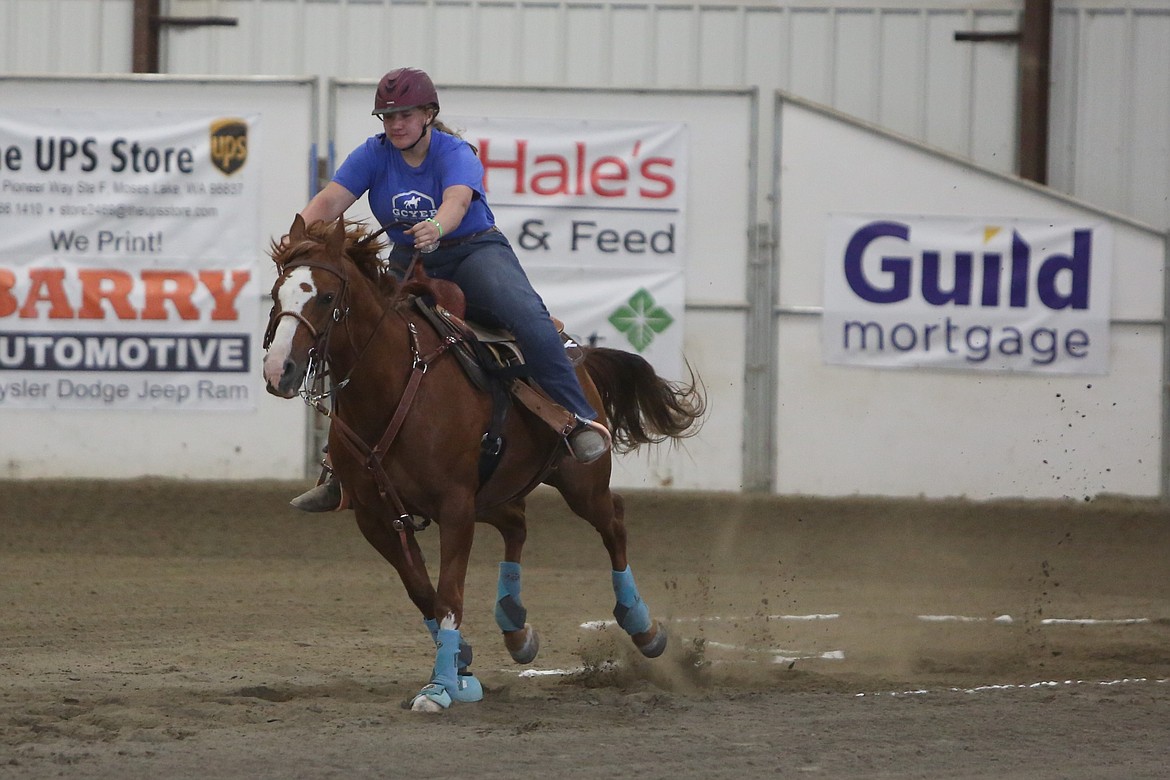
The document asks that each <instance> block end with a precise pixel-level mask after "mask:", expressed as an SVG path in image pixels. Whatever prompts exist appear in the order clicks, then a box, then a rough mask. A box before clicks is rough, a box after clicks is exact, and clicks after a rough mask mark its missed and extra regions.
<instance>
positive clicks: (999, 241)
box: [822, 214, 1113, 374]
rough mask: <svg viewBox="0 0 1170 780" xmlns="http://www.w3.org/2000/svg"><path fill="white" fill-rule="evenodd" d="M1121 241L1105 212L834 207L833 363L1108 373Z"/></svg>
mask: <svg viewBox="0 0 1170 780" xmlns="http://www.w3.org/2000/svg"><path fill="white" fill-rule="evenodd" d="M1112 250H1113V235H1112V228H1111V227H1110V226H1109V225H1108V224H1107V223H1105V222H1104V221H1092V222H1086V223H1080V222H1073V221H1069V220H1067V219H1060V220H1052V221H1049V220H1035V219H1010V218H1009V219H986V218H978V217H930V216H914V217H906V216H872V215H854V214H833V215H830V219H829V230H828V238H827V244H826V250H825V314H824V318H823V326H822V327H823V330H822V340H823V348H824V355H825V360H826V362H828V363H839V364H848V365H859V366H873V367H898V368H944V369H965V370H979V371H1018V372H1028V373H1051V374H1106V373H1108V371H1109V312H1110V276H1111V273H1112V267H1111V266H1112Z"/></svg>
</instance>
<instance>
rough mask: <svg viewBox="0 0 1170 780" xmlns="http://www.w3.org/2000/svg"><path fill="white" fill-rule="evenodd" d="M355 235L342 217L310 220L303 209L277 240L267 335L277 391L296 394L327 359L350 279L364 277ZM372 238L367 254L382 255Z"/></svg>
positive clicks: (270, 380)
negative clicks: (355, 251) (357, 258)
mask: <svg viewBox="0 0 1170 780" xmlns="http://www.w3.org/2000/svg"><path fill="white" fill-rule="evenodd" d="M355 235H357V234H356V233H355V234H350V233H347V229H346V223H345V222H344V221H343V220H341V219H339V220H337V222H336V223H324V222H315V223H313V224H312V225H306V224H305V221H304V219H303V218H302V217H301V215H300V214H297V216H296V218H295V219H294V220H293V224H292V227H291V228H289V232H288V238H287V239H286V240H284V241H282V242H280V243H276V242H273V245H272V248H271V254H272V259H273V261H274V262H275V263H276V273H277V277H276V283H275V284H274V285H273V286H272V303H273V305H272V314H271V316H270V317H269V320H268V329H267V331H266V332H265V335H264V343H265V349H266V350H267V352H266V353H265V356H264V380H265V384H266V385H267V388H268V392H270V393H272V394H273V395H278V396H280V397H282V398H292V397H293V396H294V395H296V394H297V391H298V390H299V389H300V386H301V383H302V382H303V381H304V378H305V375H306V373H307V372H308V371H309V370H310V368H311V367H312V366H313V364H314V362H315V361H324V360H325V359H326V357H327V355H326V351H327V348H328V341H329V335H330V333H331V332H332V329H333V325H334V324H336V323H338V322H341V321H342V320H343V319H344V318H345V316H346V314H347V312H348V309H349V295H350V284H351V282H352V281H353V280H354V279H355V278H356V277H357V276H359V274H357V273H355V271H356V269H357V266H355V264H354V262H356V261H355V260H354V258H353V257H351V256H350V252H351V250H352V248H353V245H354V243H355ZM367 243H368V244H369V245H363V246H362V247H361V250H362V253H363V254H369V255H371V256H372V257H375V258H376V255H377V250H378V248H380V247H379V245H378V244H376V243H373V242H367Z"/></svg>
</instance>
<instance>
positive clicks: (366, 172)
mask: <svg viewBox="0 0 1170 780" xmlns="http://www.w3.org/2000/svg"><path fill="white" fill-rule="evenodd" d="M333 181H335V182H337V183H338V184H340V185H341V186H342V187H345V188H346V189H347V190H349V191H350V192H352V193H353V194H354V195H357V196H358V197H359V198H360V197H361V196H362V195H363V194H364V193H368V200H369V203H370V211H372V212H373V214H374V218H375V219H377V220H378V222H379V224H381V225H382V226H383V227H386V226H392V227H389V228H388V229H387V230H386V235H387V236H389V237H390V240H391V241H394V242H395V243H406V244H409V243H410V238H409V237H408V236H407V235H406V234H405V233H404V229H405V227H409V226H410V225H413V224H415V223H416V222H422V221H423V220H425V219H427V218H428V217H433V216H435V212H436V211H438V208H439V203H440V202H441V201H442V199H443V190H445V189H447V188H448V187H450V186H452V185H455V184H463V185H465V186H467V187H470V188H471V191H472V193H473V194H472V198H471V205H470V206H468V208H467V215H466V216H464V217H463V221H462V222H460V223H459V227H458V228H457V229H456V230H453V231H451V232H450V233H444V234H443V238H444V239H448V238H459V237H460V236H468V235H471V234H472V233H479V232H480V231H483V230H487V229H488V228H490V227H491V226H492V225H494V224H495V223H496V218H495V216H494V215H493V214H492V210H491V209H490V208H488V205H487V199H486V198H485V197H484V191H483V163H481V162H480V161H479V157H477V156H476V154H475V151H474V150H473V149H472V148H471V144H469V143H467V142H466V141H464V140H463V139H462V138H456V137H455V136H453V135H450V134H448V133H444V132H441V131H439V130H432V131H431V147H430V149H428V150H427V156H426V159H425V160H423V162H422V165H420V166H419V167H417V168H412V167H411V166H410V165H408V164H407V163H406V160H404V159H402V152H400V151H398V150H397V149H395V148H394V145H393V144H392V143H390V142H389V141H388V140H387V139H386V135H385V134H384V133H379V134H378V135H374V136H370V137H369V138H367V139H366V142H365V143H364V144H362V145H361V146H359V147H358V148H356V149H354V150H353V151H352V152H351V153H350V155H349V157H347V158H345V162H344V163H342V164H341V167H340V168H338V169H337V173H335V174H334V176H333ZM395 223H406V225H405V227H404V226H402V225H400V224H395Z"/></svg>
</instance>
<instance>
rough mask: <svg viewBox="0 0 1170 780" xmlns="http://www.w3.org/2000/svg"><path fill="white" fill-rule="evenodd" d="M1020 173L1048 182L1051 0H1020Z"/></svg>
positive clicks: (1035, 179) (1027, 177)
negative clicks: (1021, 0)
mask: <svg viewBox="0 0 1170 780" xmlns="http://www.w3.org/2000/svg"><path fill="white" fill-rule="evenodd" d="M1019 57H1020V64H1019V72H1020V86H1019V90H1020V97H1019V100H1020V104H1019V111H1020V129H1019V138H1018V147H1017V159H1018V162H1019V166H1020V176H1022V177H1023V178H1025V179H1031V180H1032V181H1035V182H1039V183H1040V184H1047V183H1048V105H1049V95H1050V91H1051V90H1050V86H1049V80H1050V72H1051V63H1052V0H1024V19H1023V24H1022V25H1021V29H1020V52H1019Z"/></svg>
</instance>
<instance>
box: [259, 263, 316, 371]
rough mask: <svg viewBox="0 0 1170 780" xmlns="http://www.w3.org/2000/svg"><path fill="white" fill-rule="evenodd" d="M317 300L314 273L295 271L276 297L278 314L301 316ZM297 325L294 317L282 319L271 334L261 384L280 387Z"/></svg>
mask: <svg viewBox="0 0 1170 780" xmlns="http://www.w3.org/2000/svg"><path fill="white" fill-rule="evenodd" d="M316 296H317V285H315V284H314V283H313V271H312V269H310V268H304V267H302V268H294V269H293V270H291V271H289V273H288V276H286V277H285V279H284V281H283V282H282V283H281V285H280V289H279V290H277V293H276V306H277V310H278V311H292V312H296V313H297V314H303V313H304V309H305V305H306V304H307V303H308V302H309V301H311V300H313V298H315V297H316ZM299 325H300V322H299V321H298V320H297V318H296V317H281V318H280V321H279V322H278V323H277V324H276V332H275V333H273V334H272V343H271V344H269V345H268V352H267V353H266V354H265V355H264V381H266V382H267V383H268V385H269V386H270V387H277V386H279V385H280V380H281V377H282V376H283V375H284V370H285V365H286V363H287V361H288V359H289V356H290V353H291V352H292V343H293V336H294V335H296V332H297V327H298V326H299Z"/></svg>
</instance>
